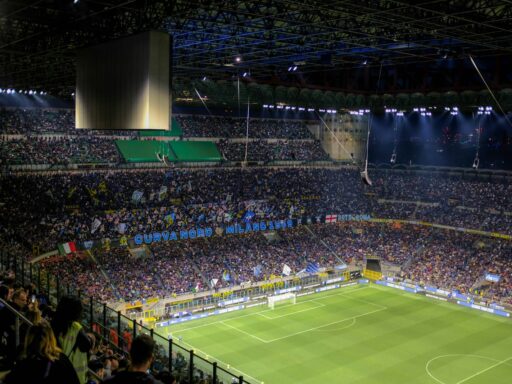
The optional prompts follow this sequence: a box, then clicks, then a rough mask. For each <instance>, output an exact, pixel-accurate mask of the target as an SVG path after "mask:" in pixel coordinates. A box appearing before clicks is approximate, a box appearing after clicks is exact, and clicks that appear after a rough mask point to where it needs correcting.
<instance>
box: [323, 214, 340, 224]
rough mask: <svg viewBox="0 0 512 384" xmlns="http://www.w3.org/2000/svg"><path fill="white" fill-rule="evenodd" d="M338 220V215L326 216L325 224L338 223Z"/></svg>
mask: <svg viewBox="0 0 512 384" xmlns="http://www.w3.org/2000/svg"><path fill="white" fill-rule="evenodd" d="M336 219H337V216H336V215H332V214H331V215H327V216H325V222H326V223H335V222H336Z"/></svg>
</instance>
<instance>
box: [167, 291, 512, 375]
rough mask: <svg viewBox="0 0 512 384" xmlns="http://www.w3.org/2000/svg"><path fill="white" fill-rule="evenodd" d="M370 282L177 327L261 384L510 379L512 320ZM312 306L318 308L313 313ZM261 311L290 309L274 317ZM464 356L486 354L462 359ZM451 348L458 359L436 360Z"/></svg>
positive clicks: (191, 340)
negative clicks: (273, 307)
mask: <svg viewBox="0 0 512 384" xmlns="http://www.w3.org/2000/svg"><path fill="white" fill-rule="evenodd" d="M366 288H368V286H358V287H354V289H353V288H352V287H347V288H343V289H340V290H336V291H335V292H333V291H328V292H321V293H318V294H314V295H311V297H308V296H302V297H298V298H297V304H296V305H295V307H293V305H282V306H276V309H275V310H270V309H264V308H259V307H253V308H248V309H244V310H242V311H237V312H231V313H226V314H222V315H218V316H214V317H209V318H205V319H198V320H194V321H193V322H194V325H193V326H192V327H190V325H192V324H186V323H182V324H178V325H172V326H171V327H169V328H168V329H169V330H171V331H172V333H173V334H174V335H179V334H180V333H181V332H184V338H185V341H186V345H188V346H190V347H191V348H193V349H194V350H195V351H198V352H200V356H203V355H204V356H207V358H208V360H210V361H212V360H214V361H217V362H219V364H222V367H223V368H224V369H226V368H227V364H226V363H224V362H229V364H230V366H231V367H234V368H230V370H232V371H233V373H238V372H239V373H240V374H242V375H243V376H244V377H246V378H247V380H248V381H249V382H250V383H251V384H252V383H254V384H259V383H261V382H262V381H264V382H265V384H274V383H276V384H292V383H293V384H295V383H301V384H318V383H327V382H330V383H338V382H343V383H349V384H368V383H379V384H396V383H414V384H435V383H437V384H454V383H457V382H458V381H461V380H465V381H463V382H462V383H461V384H487V382H489V381H492V382H496V383H500V384H501V383H507V384H508V382H509V379H510V375H511V369H510V368H511V366H512V358H510V359H505V361H502V359H503V358H504V357H505V356H510V345H512V323H511V322H510V319H505V318H504V319H501V318H496V317H495V316H493V315H490V314H487V313H483V312H482V313H480V312H478V311H474V310H470V309H466V308H462V307H460V308H459V306H457V305H453V304H450V303H442V302H438V301H436V300H431V299H429V298H426V297H422V296H420V295H412V294H405V293H403V292H402V291H398V290H395V289H392V288H386V287H379V286H376V287H373V286H372V287H371V288H372V289H366ZM412 297H413V298H414V300H411V298H412ZM304 303H310V304H305V305H301V304H304ZM320 303H322V304H324V305H325V306H323V307H322V306H318V305H319V304H320ZM306 306H308V307H309V306H315V307H317V306H318V308H316V309H315V310H314V311H313V310H308V311H303V309H304V308H305V307H306ZM291 311H294V312H293V313H290V312H291ZM299 311H301V312H299ZM370 312H374V313H372V314H369V313H370ZM261 313H263V314H266V317H271V316H281V315H283V314H288V315H287V316H282V317H279V318H278V319H276V321H273V320H271V319H267V318H265V316H261V315H258V314H261ZM292 314H293V315H294V316H291V315H292ZM255 315H257V316H255ZM354 317H357V322H356V320H355V318H354ZM351 319H352V320H351ZM221 322H224V323H225V324H221ZM212 324H218V326H216V327H208V326H209V325H212ZM187 325H189V326H188V327H187ZM180 327H181V328H182V329H181V330H180ZM233 328H236V329H233ZM164 331H165V328H164ZM240 331H243V332H240ZM301 333H302V335H301ZM248 334H250V335H252V336H249V335H248ZM253 336H255V337H253ZM292 336H296V337H292ZM258 338H259V339H260V340H258ZM262 340H263V341H265V342H263V341H262ZM184 343H185V342H184ZM196 346H197V347H199V348H201V349H200V350H199V349H197V348H195V347H196ZM461 354H464V355H467V356H471V355H472V356H480V357H481V358H480V361H478V360H476V361H475V360H474V358H469V357H467V358H464V357H461V358H457V355H461ZM444 355H453V356H454V358H453V359H452V358H447V359H437V360H435V359H434V361H433V363H432V364H428V362H429V361H431V360H432V358H433V357H434V356H444ZM472 359H473V360H472ZM485 360H488V361H485ZM499 363H501V364H499ZM426 364H428V366H429V370H430V371H432V375H433V377H432V376H430V375H429V374H428V372H426ZM490 364H492V365H495V367H493V368H494V369H493V368H491V367H489V365H490ZM476 371H478V372H476ZM475 372H476V373H477V374H476V375H475ZM251 375H252V376H256V377H257V378H258V379H256V378H255V377H251ZM470 376H473V377H470ZM436 377H437V378H438V379H439V380H436V379H435V378H436ZM491 378H492V380H490V379H491ZM224 381H226V380H225V379H224Z"/></svg>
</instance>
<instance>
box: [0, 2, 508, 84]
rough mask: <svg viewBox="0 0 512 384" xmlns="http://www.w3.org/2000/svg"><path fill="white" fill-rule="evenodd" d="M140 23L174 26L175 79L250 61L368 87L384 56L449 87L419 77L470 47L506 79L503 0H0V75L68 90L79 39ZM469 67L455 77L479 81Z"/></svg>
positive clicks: (256, 71)
mask: <svg viewBox="0 0 512 384" xmlns="http://www.w3.org/2000/svg"><path fill="white" fill-rule="evenodd" d="M149 29H157V30H166V31H168V32H169V33H171V34H172V36H173V57H172V60H173V68H174V81H178V82H179V81H181V80H187V79H197V78H201V77H203V76H207V77H208V78H212V79H218V78H219V79H220V78H224V79H226V78H230V77H232V76H236V74H240V75H241V74H243V73H244V72H247V73H250V77H249V76H248V77H247V78H248V79H250V80H254V81H258V82H268V83H274V84H277V83H280V84H293V85H298V86H311V87H314V86H319V87H324V88H328V87H332V88H338V89H342V88H350V87H351V88H354V89H361V90H365V89H368V90H369V89H371V88H372V87H373V91H375V82H376V80H375V78H376V76H377V74H378V71H379V69H380V66H381V64H382V65H383V68H384V71H385V73H384V75H385V76H386V77H387V78H389V76H390V73H391V74H392V73H393V71H395V72H396V71H398V72H399V73H398V80H397V78H396V77H397V74H396V73H395V75H394V76H395V82H394V83H393V84H392V82H391V81H389V80H388V82H387V83H386V84H387V85H386V87H393V86H394V87H395V88H396V89H407V88H421V87H436V86H439V87H447V86H448V87H449V86H453V84H450V81H448V82H447V83H446V84H437V83H436V80H435V79H434V80H432V82H431V83H427V84H425V81H422V82H421V81H420V82H418V81H417V78H418V76H420V75H421V73H424V74H427V73H430V72H432V71H434V72H435V71H437V72H438V73H439V75H440V76H441V77H442V75H443V73H454V74H456V73H459V74H464V73H468V74H469V73H470V71H471V70H472V69H471V68H470V66H469V65H468V62H467V55H468V54H471V55H473V56H474V57H475V58H476V60H477V61H479V62H480V63H482V65H483V66H484V70H487V72H489V76H494V75H495V73H496V72H497V71H498V72H500V74H499V75H498V76H497V77H496V78H494V79H491V83H493V82H494V83H496V82H499V81H501V80H503V81H502V82H504V83H507V82H510V83H512V79H509V77H507V76H510V74H509V71H508V68H509V67H510V60H511V58H512V1H493V0H475V1H471V0H451V1H445V0H437V1H410V2H406V1H390V0H374V1H372V0H370V1H368V0H348V1H330V0H325V1H315V0H309V1H295V0H294V1H287V0H280V1H270V0H259V1H235V0H225V1H214V0H198V1H181V0H174V1H161V0H156V1H151V0H146V1H140V0H127V1H96V0H79V1H78V2H76V3H75V2H74V1H73V0H65V1H63V0H0V87H3V88H7V87H13V88H24V89H25V88H32V89H47V90H54V91H56V90H66V91H69V90H70V89H73V88H74V82H75V55H76V49H77V48H80V47H83V46H86V45H90V44H94V43H97V42H101V41H106V40H110V39H112V38H116V37H120V36H125V35H129V34H133V33H136V32H139V31H145V30H149ZM237 56H239V57H240V58H241V61H240V63H235V58H236V57H237ZM443 63H444V64H443ZM295 66H297V69H296V70H295V71H293V70H292V71H289V69H290V68H292V69H293V67H295ZM458 67H460V68H462V69H461V71H462V72H461V71H459V70H457V68H458ZM398 68H399V69H398ZM356 75H357V76H356ZM463 77H465V76H463ZM467 77H468V78H470V80H469V83H468V81H465V82H464V84H463V85H462V87H475V86H477V84H478V78H477V77H476V76H474V73H472V74H471V76H469V75H468V76H467ZM354 78H357V79H359V80H357V81H356V82H354V80H353V79H354ZM443 81H444V80H443V79H442V78H441V80H438V82H440V83H443ZM397 82H398V83H397ZM471 82H474V84H473V83H471ZM455 85H457V84H455ZM478 86H479V87H482V86H481V84H479V85H478Z"/></svg>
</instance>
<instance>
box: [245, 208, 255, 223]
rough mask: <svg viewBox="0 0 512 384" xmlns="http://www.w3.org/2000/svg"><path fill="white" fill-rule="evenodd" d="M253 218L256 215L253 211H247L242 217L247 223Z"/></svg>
mask: <svg viewBox="0 0 512 384" xmlns="http://www.w3.org/2000/svg"><path fill="white" fill-rule="evenodd" d="M254 216H256V214H255V213H254V212H253V211H247V212H245V215H244V221H245V222H246V223H248V222H250V221H251V220H252V219H253V218H254Z"/></svg>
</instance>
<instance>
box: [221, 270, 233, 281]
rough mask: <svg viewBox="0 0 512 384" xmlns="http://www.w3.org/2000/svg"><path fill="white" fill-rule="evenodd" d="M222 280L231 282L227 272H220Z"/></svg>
mask: <svg viewBox="0 0 512 384" xmlns="http://www.w3.org/2000/svg"><path fill="white" fill-rule="evenodd" d="M222 280H224V281H230V280H231V276H230V275H229V272H228V271H224V272H222Z"/></svg>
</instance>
